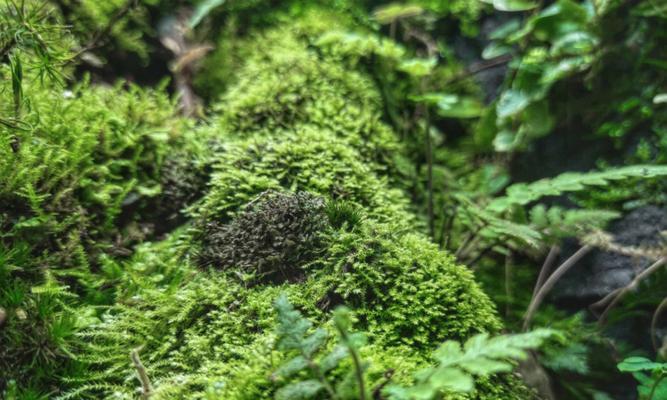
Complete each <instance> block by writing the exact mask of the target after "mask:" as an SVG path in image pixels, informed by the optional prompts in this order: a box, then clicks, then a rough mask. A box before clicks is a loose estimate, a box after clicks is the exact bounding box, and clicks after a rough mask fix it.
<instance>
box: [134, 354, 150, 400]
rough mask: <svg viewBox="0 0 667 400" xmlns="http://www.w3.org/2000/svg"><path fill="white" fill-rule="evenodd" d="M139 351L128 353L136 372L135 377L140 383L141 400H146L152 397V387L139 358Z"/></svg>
mask: <svg viewBox="0 0 667 400" xmlns="http://www.w3.org/2000/svg"><path fill="white" fill-rule="evenodd" d="M139 350H140V348H139V349H134V350H132V352H130V358H131V359H132V364H134V368H135V369H136V370H137V375H138V376H139V380H140V381H141V398H142V399H143V400H148V399H149V398H150V397H151V396H152V395H153V386H152V385H151V381H150V379H149V378H148V374H147V373H146V368H144V365H143V364H142V363H141V359H140V358H139Z"/></svg>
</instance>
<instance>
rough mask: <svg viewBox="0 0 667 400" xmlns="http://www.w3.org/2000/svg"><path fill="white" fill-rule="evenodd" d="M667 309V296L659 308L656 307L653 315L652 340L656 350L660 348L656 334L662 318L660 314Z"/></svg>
mask: <svg viewBox="0 0 667 400" xmlns="http://www.w3.org/2000/svg"><path fill="white" fill-rule="evenodd" d="M665 309H667V297H665V298H664V299H662V301H661V302H660V304H659V305H658V308H656V309H655V312H654V313H653V317H652V318H651V342H652V343H653V349H654V350H655V351H656V352H657V351H658V350H659V348H658V337H657V335H656V334H655V331H656V329H657V327H658V318H660V314H662V312H663V311H664V310H665Z"/></svg>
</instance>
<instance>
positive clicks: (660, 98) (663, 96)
mask: <svg viewBox="0 0 667 400" xmlns="http://www.w3.org/2000/svg"><path fill="white" fill-rule="evenodd" d="M663 103H667V93H660V94H657V95H655V97H654V98H653V104H663Z"/></svg>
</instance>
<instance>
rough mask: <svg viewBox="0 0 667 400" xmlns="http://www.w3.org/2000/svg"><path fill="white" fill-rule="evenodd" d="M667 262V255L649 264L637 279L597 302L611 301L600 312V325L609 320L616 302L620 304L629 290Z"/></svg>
mask: <svg viewBox="0 0 667 400" xmlns="http://www.w3.org/2000/svg"><path fill="white" fill-rule="evenodd" d="M666 263H667V257H662V258H660V259H659V260H658V261H656V262H654V263H653V264H651V266H649V267H648V268H646V269H645V270H644V271H642V273H640V274H639V275H637V276H636V277H635V279H633V280H632V282H630V283H628V284H627V285H626V286H625V287H623V288H620V289H616V290H614V291H613V292H611V293H610V294H608V295H607V296H605V298H603V299H602V300H600V301H599V302H598V303H596V304H605V303H607V302H608V303H609V304H608V305H607V306H606V307H605V309H604V311H603V312H602V314H600V319H599V320H598V325H599V326H602V325H604V323H605V322H606V320H607V315H608V314H609V311H611V309H612V308H614V306H616V304H618V303H619V302H620V301H621V299H622V298H623V297H624V296H625V295H626V294H627V293H628V292H630V291H631V290H632V289H634V288H636V287H637V285H638V284H639V282H641V281H642V280H644V279H646V278H647V277H648V276H650V275H651V274H652V273H654V272H655V271H657V270H659V269H660V268H661V267H662V266H663V265H665V264H666ZM609 300H611V301H609Z"/></svg>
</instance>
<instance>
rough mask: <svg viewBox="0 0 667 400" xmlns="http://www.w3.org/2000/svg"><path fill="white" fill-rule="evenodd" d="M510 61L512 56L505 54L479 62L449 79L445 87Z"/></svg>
mask: <svg viewBox="0 0 667 400" xmlns="http://www.w3.org/2000/svg"><path fill="white" fill-rule="evenodd" d="M510 61H512V56H511V55H510V54H504V55H502V56H498V57H496V58H492V59H490V60H487V61H484V62H479V63H476V64H473V65H471V66H470V68H468V69H466V70H465V71H463V72H461V73H459V74H457V75H454V76H453V77H451V78H449V79H447V80H446V81H445V85H449V84H452V83H456V82H458V81H460V80H463V79H466V78H469V77H471V76H474V75H477V74H479V73H480V72H483V71H486V70H487V69H491V68H495V67H497V66H500V65H503V64H506V63H508V62H510Z"/></svg>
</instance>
